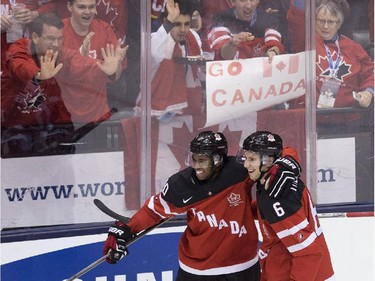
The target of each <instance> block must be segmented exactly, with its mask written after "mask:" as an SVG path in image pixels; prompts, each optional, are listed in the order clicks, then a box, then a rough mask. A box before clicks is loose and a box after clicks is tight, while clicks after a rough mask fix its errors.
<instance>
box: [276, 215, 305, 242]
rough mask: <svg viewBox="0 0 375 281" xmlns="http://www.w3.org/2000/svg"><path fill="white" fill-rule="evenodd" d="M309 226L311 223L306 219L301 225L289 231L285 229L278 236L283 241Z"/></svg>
mask: <svg viewBox="0 0 375 281" xmlns="http://www.w3.org/2000/svg"><path fill="white" fill-rule="evenodd" d="M308 225H309V222H308V221H307V219H304V220H303V221H302V222H300V223H299V224H297V225H295V226H293V227H292V228H288V229H285V230H283V231H279V232H278V233H277V236H278V237H279V238H280V239H283V238H285V237H287V236H290V235H293V234H296V233H297V232H298V231H300V230H302V229H304V228H305V227H306V226H308Z"/></svg>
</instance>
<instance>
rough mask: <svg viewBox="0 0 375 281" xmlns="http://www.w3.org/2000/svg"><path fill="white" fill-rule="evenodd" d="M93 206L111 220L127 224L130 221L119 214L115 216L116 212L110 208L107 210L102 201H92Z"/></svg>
mask: <svg viewBox="0 0 375 281" xmlns="http://www.w3.org/2000/svg"><path fill="white" fill-rule="evenodd" d="M94 204H95V206H96V207H98V209H99V210H100V211H102V212H103V213H104V214H106V215H108V216H110V217H111V218H114V219H115V220H118V221H121V222H123V223H126V224H127V223H128V222H129V221H130V218H128V217H124V216H121V215H120V214H117V213H116V212H114V211H112V210H111V209H110V208H108V207H107V206H106V205H105V204H104V203H103V202H102V201H100V200H99V199H94Z"/></svg>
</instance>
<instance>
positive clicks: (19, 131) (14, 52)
mask: <svg viewBox="0 0 375 281" xmlns="http://www.w3.org/2000/svg"><path fill="white" fill-rule="evenodd" d="M62 28H63V23H62V21H61V19H60V18H58V17H57V16H56V15H54V14H49V13H45V14H42V15H41V16H39V17H37V18H36V19H35V20H34V21H33V29H32V30H33V32H32V34H31V40H30V39H27V38H21V39H19V40H18V41H16V42H15V43H13V45H12V46H11V47H10V48H9V51H8V53H7V59H6V62H5V69H4V72H3V73H2V76H1V117H2V119H1V127H2V155H4V154H7V153H10V154H11V153H18V152H27V153H34V152H35V153H36V154H38V153H42V154H45V153H48V152H49V153H57V152H59V151H60V150H61V149H62V150H64V149H63V147H62V146H60V145H59V144H60V142H62V141H69V139H65V137H69V134H70V133H71V131H72V129H73V126H72V122H71V116H70V113H69V111H68V110H67V108H66V107H65V103H64V101H63V99H62V97H61V91H62V88H63V89H67V88H69V87H75V86H77V85H82V84H87V83H90V84H91V85H93V86H95V85H97V86H99V84H100V83H103V81H104V82H106V81H109V79H108V76H111V75H113V74H114V73H115V72H116V69H117V66H118V63H119V61H121V58H122V56H123V55H124V54H123V53H122V54H121V53H120V52H121V50H120V49H121V48H119V47H116V49H114V47H113V45H107V46H106V50H104V49H103V58H104V60H103V61H99V60H92V59H88V58H85V57H83V56H82V55H80V54H79V53H78V52H73V51H69V50H64V51H62V50H61V46H62V42H63V39H64V37H63V31H62Z"/></svg>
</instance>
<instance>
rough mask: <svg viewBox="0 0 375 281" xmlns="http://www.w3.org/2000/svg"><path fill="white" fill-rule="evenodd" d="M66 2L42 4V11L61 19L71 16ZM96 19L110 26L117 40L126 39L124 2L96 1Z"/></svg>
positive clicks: (116, 0)
mask: <svg viewBox="0 0 375 281" xmlns="http://www.w3.org/2000/svg"><path fill="white" fill-rule="evenodd" d="M66 4H67V1H60V0H51V1H48V3H46V4H44V5H43V7H44V10H46V11H49V12H54V13H56V14H58V15H59V16H60V17H61V18H62V19H65V18H68V17H70V16H71V14H70V12H69V10H68V8H67V5H66ZM96 17H97V18H98V19H101V20H104V21H105V22H107V23H108V24H110V25H111V27H112V29H113V31H114V32H115V33H116V36H117V38H119V39H121V40H122V43H124V42H125V39H126V30H127V25H128V9H127V1H126V0H97V1H96Z"/></svg>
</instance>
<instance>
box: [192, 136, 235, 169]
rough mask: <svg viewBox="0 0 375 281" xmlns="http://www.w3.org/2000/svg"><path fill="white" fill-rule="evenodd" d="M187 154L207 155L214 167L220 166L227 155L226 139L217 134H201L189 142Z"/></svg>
mask: <svg viewBox="0 0 375 281" xmlns="http://www.w3.org/2000/svg"><path fill="white" fill-rule="evenodd" d="M189 152H190V153H197V154H205V155H208V156H210V157H212V159H213V161H214V164H215V165H221V164H222V162H223V160H224V158H225V157H226V156H227V154H228V143H227V139H226V138H225V136H224V135H223V134H222V133H219V132H214V131H204V132H201V133H199V134H198V135H197V136H196V137H195V138H194V139H193V140H192V141H191V143H190V151H189ZM190 156H191V155H190ZM190 156H188V157H189V158H190Z"/></svg>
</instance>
